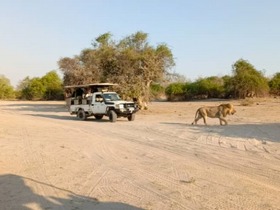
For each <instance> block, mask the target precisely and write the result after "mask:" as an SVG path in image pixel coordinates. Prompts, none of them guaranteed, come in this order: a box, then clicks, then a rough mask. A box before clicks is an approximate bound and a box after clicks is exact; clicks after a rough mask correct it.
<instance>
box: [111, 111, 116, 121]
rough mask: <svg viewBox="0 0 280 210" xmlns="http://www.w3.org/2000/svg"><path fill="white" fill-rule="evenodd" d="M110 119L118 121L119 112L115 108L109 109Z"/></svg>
mask: <svg viewBox="0 0 280 210" xmlns="http://www.w3.org/2000/svg"><path fill="white" fill-rule="evenodd" d="M109 119H110V121H111V122H116V121H117V114H116V112H115V111H114V110H110V111H109Z"/></svg>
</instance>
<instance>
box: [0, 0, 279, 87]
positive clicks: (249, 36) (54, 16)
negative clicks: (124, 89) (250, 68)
mask: <svg viewBox="0 0 280 210" xmlns="http://www.w3.org/2000/svg"><path fill="white" fill-rule="evenodd" d="M279 11H280V1H278V0H196V1H194V0H191V1H190V0H172V1H171V0H0V74H4V75H5V76H6V77H7V78H9V79H10V81H11V83H12V84H13V85H14V86H16V85H17V84H18V82H19V81H20V80H22V79H23V78H25V77H26V76H31V77H35V76H39V77H41V76H43V75H45V74H46V73H47V72H49V71H51V70H58V66H57V61H58V60H59V59H60V58H61V57H66V56H70V57H72V56H74V55H77V54H79V53H80V52H81V50H82V49H84V48H88V47H91V43H92V41H93V40H94V39H95V38H96V37H98V36H99V35H101V34H103V33H106V32H110V33H111V34H112V35H113V38H114V39H115V40H120V39H122V38H124V37H125V36H128V35H131V34H133V33H135V32H137V31H142V32H145V33H148V35H149V37H148V38H149V42H150V43H151V44H152V45H153V46H156V45H157V44H160V43H166V44H167V45H168V46H169V47H170V48H171V50H172V52H173V55H174V57H175V62H176V67H175V68H174V71H175V72H177V73H179V74H182V75H185V77H186V78H187V79H191V80H195V79H197V78H198V77H201V76H202V77H205V76H223V75H226V74H229V75H230V74H231V69H232V67H231V66H232V64H233V63H234V62H235V61H237V60H238V59H240V58H243V59H245V60H248V61H249V62H250V63H251V64H252V65H254V66H255V68H256V69H258V70H264V71H265V75H266V76H272V75H273V74H274V73H276V72H280V23H279V22H280V12H279ZM58 72H59V71H58Z"/></svg>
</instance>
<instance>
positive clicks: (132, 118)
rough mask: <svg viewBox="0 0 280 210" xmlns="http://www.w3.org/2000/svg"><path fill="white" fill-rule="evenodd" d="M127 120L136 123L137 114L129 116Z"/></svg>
mask: <svg viewBox="0 0 280 210" xmlns="http://www.w3.org/2000/svg"><path fill="white" fill-rule="evenodd" d="M127 119H128V121H134V120H135V113H133V114H131V115H129V116H128V117H127Z"/></svg>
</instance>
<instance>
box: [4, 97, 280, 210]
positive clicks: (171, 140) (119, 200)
mask: <svg viewBox="0 0 280 210" xmlns="http://www.w3.org/2000/svg"><path fill="white" fill-rule="evenodd" d="M219 103H221V101H200V102H173V103H170V102H153V103H151V104H150V109H149V110H148V111H145V112H144V111H140V112H138V113H137V116H136V120H135V121H133V122H129V121H128V120H127V119H125V118H119V119H118V121H117V122H116V123H111V122H109V121H108V118H104V119H103V120H101V121H97V120H95V119H93V118H92V119H88V120H87V121H79V120H77V119H76V117H75V116H71V115H69V113H68V112H67V109H66V107H65V106H64V102H26V101H0V209H1V210H6V209H7V210H17V209H23V210H25V209H26V210H27V209H48V210H53V209H54V210H56V209H65V210H84V209H85V210H89V209H100V210H109V209H113V210H115V209H128V210H134V209H159V210H165V209H176V210H177V209H195V210H196V209H223V210H224V209H225V210H230V209H234V210H236V209H244V210H250V209H254V210H258V209H259V210H267V209H270V210H274V209H280V106H279V105H280V99H262V100H259V101H258V102H257V103H254V104H253V105H252V106H241V105H240V104H241V103H240V101H232V103H233V104H234V105H235V108H236V110H237V113H236V114H235V115H233V116H228V117H227V119H228V122H229V125H228V126H220V125H219V122H218V120H217V119H209V121H208V124H209V125H208V126H204V125H202V121H200V122H199V125H197V126H191V125H190V124H191V122H192V121H193V118H194V114H195V111H196V109H197V108H198V107H200V106H202V105H218V104H219Z"/></svg>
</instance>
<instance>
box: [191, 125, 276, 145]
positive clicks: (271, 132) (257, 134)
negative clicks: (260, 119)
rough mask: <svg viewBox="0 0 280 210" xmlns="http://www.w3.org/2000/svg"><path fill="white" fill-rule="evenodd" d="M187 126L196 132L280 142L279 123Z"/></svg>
mask: <svg viewBox="0 0 280 210" xmlns="http://www.w3.org/2000/svg"><path fill="white" fill-rule="evenodd" d="M187 126H188V128H189V129H191V130H193V131H195V132H197V133H201V132H208V133H209V132H211V133H216V134H218V135H220V136H224V137H234V138H243V139H258V140H262V141H273V142H280V123H246V124H234V125H227V126H220V125H207V126H205V125H190V124H189V125H187Z"/></svg>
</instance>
